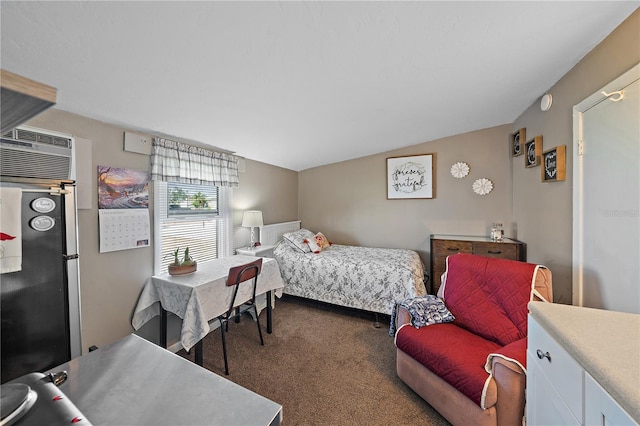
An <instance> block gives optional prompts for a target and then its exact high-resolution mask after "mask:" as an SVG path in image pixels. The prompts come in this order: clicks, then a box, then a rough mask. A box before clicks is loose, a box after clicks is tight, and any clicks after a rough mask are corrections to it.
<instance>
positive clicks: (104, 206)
mask: <svg viewBox="0 0 640 426" xmlns="http://www.w3.org/2000/svg"><path fill="white" fill-rule="evenodd" d="M98 208H99V210H98V220H99V223H100V225H99V226H100V253H106V252H110V251H117V250H126V249H132V248H139V247H148V246H149V245H150V238H151V230H150V221H149V179H148V173H147V172H146V171H139V170H129V169H120V168H116V167H108V166H98Z"/></svg>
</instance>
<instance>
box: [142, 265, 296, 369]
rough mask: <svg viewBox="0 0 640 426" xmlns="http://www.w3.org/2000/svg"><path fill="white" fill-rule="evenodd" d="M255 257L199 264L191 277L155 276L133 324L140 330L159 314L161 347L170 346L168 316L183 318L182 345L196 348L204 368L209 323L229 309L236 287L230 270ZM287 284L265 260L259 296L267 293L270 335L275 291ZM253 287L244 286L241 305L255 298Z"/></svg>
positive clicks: (280, 293) (280, 290)
mask: <svg viewBox="0 0 640 426" xmlns="http://www.w3.org/2000/svg"><path fill="white" fill-rule="evenodd" d="M255 260H256V258H255V257H253V256H244V255H235V256H229V257H224V258H219V259H215V260H211V261H207V262H202V263H198V270H197V271H196V272H194V273H193V274H190V275H176V276H172V275H169V274H168V273H166V272H165V273H163V274H160V275H154V276H153V277H151V278H149V280H148V281H147V282H146V283H145V286H144V288H143V289H142V293H141V294H140V297H139V299H138V304H137V306H136V309H135V311H134V314H133V319H132V320H131V324H132V325H133V328H134V329H136V330H138V329H139V328H140V327H142V325H144V324H145V323H146V322H148V321H149V320H150V319H151V318H153V317H155V316H156V315H158V314H160V315H161V321H160V345H161V346H163V347H166V345H167V317H166V313H167V311H168V312H173V313H174V314H176V315H177V316H178V317H180V318H181V319H182V327H181V332H180V343H181V344H182V346H183V347H184V348H185V349H186V350H190V349H191V348H192V347H193V346H196V363H198V364H199V365H202V339H203V338H204V337H205V336H206V335H207V334H208V333H209V332H210V331H211V328H210V326H209V321H211V320H213V319H215V318H216V317H218V316H219V315H221V314H223V313H224V312H226V311H227V309H229V304H230V302H231V297H232V295H233V287H227V285H226V280H227V275H228V273H229V269H230V268H232V267H234V266H238V265H242V264H245V263H250V262H253V261H255ZM283 288H284V281H283V280H282V277H281V276H280V269H279V268H278V263H277V262H276V260H275V259H268V258H265V259H264V260H263V263H262V271H261V272H260V275H259V276H258V283H257V288H256V295H258V294H263V293H266V296H267V297H266V299H267V301H268V303H266V307H267V332H268V333H271V330H272V325H271V324H272V321H271V303H270V301H271V292H272V291H275V294H276V296H278V297H281V296H282V289H283ZM251 291H252V288H251V286H249V285H241V286H240V290H239V291H238V295H237V300H236V302H238V303H244V302H246V301H247V300H249V299H250V298H251Z"/></svg>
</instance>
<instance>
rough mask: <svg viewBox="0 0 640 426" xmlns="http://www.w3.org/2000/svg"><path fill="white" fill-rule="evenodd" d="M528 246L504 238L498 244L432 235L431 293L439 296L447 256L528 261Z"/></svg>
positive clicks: (481, 238)
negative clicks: (474, 255) (466, 254)
mask: <svg viewBox="0 0 640 426" xmlns="http://www.w3.org/2000/svg"><path fill="white" fill-rule="evenodd" d="M525 249H526V246H525V244H524V243H523V242H521V241H518V240H513V239H511V238H504V239H503V240H502V241H500V242H497V241H493V240H491V238H489V237H475V236H467V235H442V234H432V235H431V281H430V282H431V286H430V290H429V293H430V294H437V293H438V289H439V288H440V284H441V275H442V273H443V272H444V271H445V269H446V268H447V263H446V259H447V256H449V255H451V254H456V253H471V254H477V255H479V256H487V257H499V258H502V259H510V260H520V261H523V262H524V261H526V260H527V256H526V250H525Z"/></svg>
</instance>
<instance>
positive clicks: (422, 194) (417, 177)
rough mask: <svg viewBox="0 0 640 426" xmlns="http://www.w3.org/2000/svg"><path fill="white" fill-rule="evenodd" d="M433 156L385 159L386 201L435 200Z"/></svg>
mask: <svg viewBox="0 0 640 426" xmlns="http://www.w3.org/2000/svg"><path fill="white" fill-rule="evenodd" d="M434 164H435V154H423V155H412V156H408V157H390V158H387V199H388V200H401V199H410V198H435V185H434V184H433V170H434Z"/></svg>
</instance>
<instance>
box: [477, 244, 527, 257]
mask: <svg viewBox="0 0 640 426" xmlns="http://www.w3.org/2000/svg"><path fill="white" fill-rule="evenodd" d="M473 254H477V255H479V256H485V257H499V258H501V259H511V260H517V259H518V256H517V247H516V245H515V244H505V243H483V242H476V243H473Z"/></svg>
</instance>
